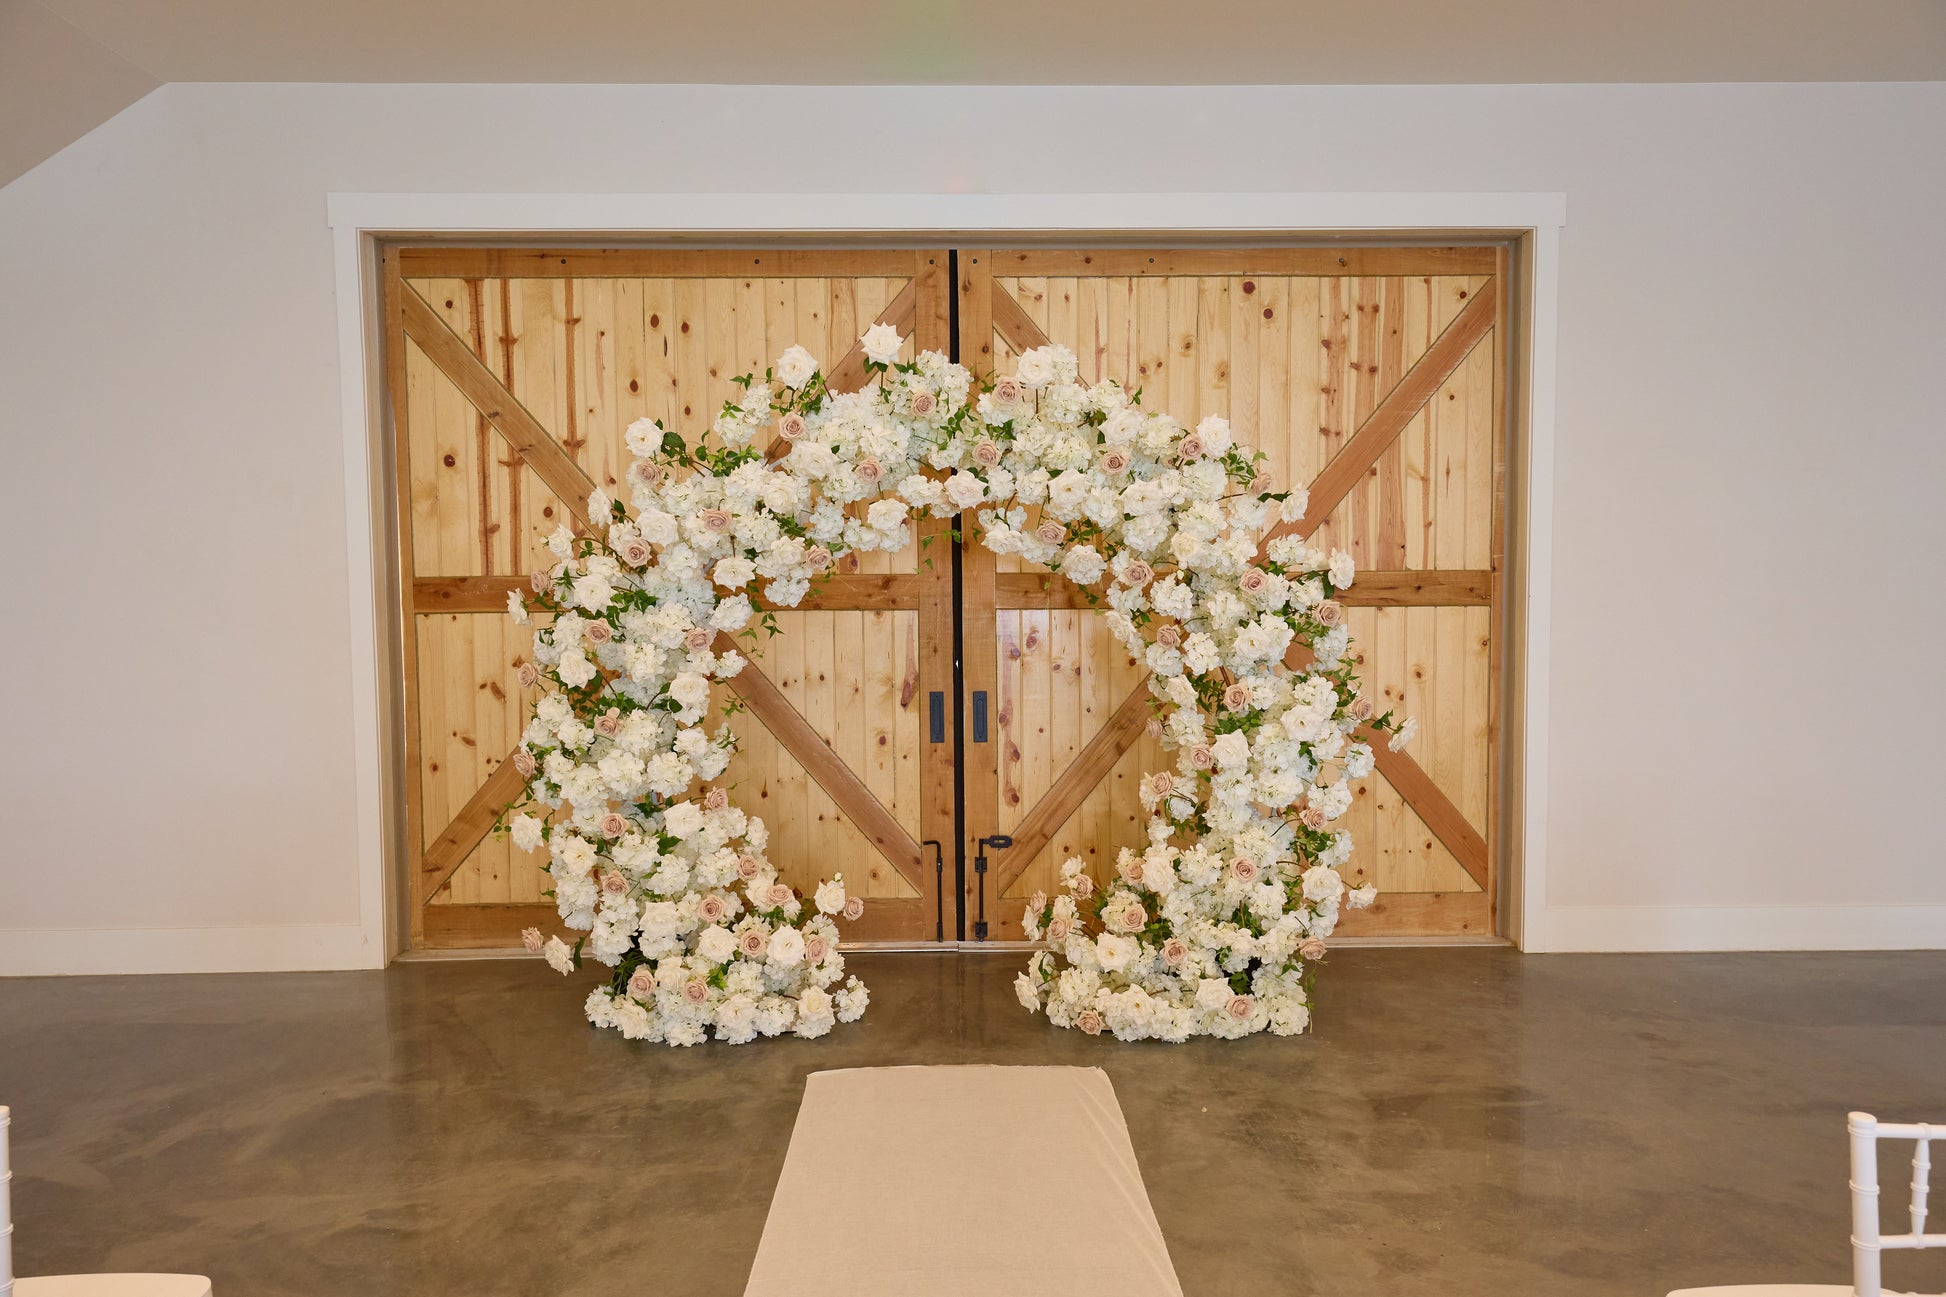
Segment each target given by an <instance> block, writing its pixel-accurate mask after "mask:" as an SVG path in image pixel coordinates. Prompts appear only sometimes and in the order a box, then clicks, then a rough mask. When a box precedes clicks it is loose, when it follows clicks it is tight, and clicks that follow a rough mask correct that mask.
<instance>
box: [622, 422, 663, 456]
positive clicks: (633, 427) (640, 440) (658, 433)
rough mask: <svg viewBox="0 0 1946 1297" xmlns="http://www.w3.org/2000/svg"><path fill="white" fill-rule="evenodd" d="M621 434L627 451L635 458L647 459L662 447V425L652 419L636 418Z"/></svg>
mask: <svg viewBox="0 0 1946 1297" xmlns="http://www.w3.org/2000/svg"><path fill="white" fill-rule="evenodd" d="M622 436H623V438H624V439H626V440H627V442H628V449H629V453H630V454H632V455H634V456H635V457H636V458H637V459H647V458H649V457H650V456H652V455H654V454H656V453H657V452H658V451H660V450H661V449H662V425H661V424H659V423H657V422H656V421H655V420H654V419H637V420H636V421H635V422H634V423H631V424H629V425H628V430H627V431H626V432H624V433H623V434H622Z"/></svg>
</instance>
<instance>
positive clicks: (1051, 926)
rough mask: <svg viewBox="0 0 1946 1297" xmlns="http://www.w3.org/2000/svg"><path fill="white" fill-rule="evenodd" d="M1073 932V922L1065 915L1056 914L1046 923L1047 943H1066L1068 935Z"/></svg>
mask: <svg viewBox="0 0 1946 1297" xmlns="http://www.w3.org/2000/svg"><path fill="white" fill-rule="evenodd" d="M1073 931H1074V920H1073V919H1070V918H1068V917H1067V916H1066V915H1065V914H1057V915H1055V916H1054V917H1053V918H1051V919H1049V920H1048V921H1047V939H1048V940H1049V941H1066V940H1067V939H1068V934H1069V933H1070V932H1073Z"/></svg>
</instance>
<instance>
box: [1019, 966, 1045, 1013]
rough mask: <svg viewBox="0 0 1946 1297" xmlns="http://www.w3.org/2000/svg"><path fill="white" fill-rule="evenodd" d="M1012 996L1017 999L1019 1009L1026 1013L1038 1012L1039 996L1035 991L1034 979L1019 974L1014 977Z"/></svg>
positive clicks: (1039, 1005)
mask: <svg viewBox="0 0 1946 1297" xmlns="http://www.w3.org/2000/svg"><path fill="white" fill-rule="evenodd" d="M1014 995H1015V996H1017V997H1018V998H1019V1000H1020V1007H1021V1008H1023V1009H1025V1010H1027V1012H1029V1013H1038V1012H1040V1007H1041V997H1040V994H1039V993H1038V992H1037V991H1036V990H1035V987H1034V979H1033V978H1031V977H1029V976H1027V974H1025V973H1021V974H1018V975H1017V976H1015V978H1014Z"/></svg>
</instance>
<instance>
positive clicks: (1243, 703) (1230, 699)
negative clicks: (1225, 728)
mask: <svg viewBox="0 0 1946 1297" xmlns="http://www.w3.org/2000/svg"><path fill="white" fill-rule="evenodd" d="M1223 705H1224V706H1225V707H1228V708H1229V709H1230V710H1231V711H1233V712H1240V711H1242V710H1243V709H1244V708H1245V707H1248V706H1249V705H1250V689H1249V687H1248V686H1246V685H1231V686H1230V687H1229V688H1227V689H1225V690H1224V691H1223Z"/></svg>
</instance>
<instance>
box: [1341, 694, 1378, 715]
mask: <svg viewBox="0 0 1946 1297" xmlns="http://www.w3.org/2000/svg"><path fill="white" fill-rule="evenodd" d="M1345 710H1346V712H1347V713H1349V714H1350V716H1351V718H1352V719H1353V720H1355V721H1362V720H1364V719H1365V718H1366V717H1368V716H1370V715H1371V714H1372V700H1371V699H1369V698H1367V697H1366V696H1365V695H1364V694H1360V695H1358V697H1356V698H1354V699H1352V700H1351V706H1350V707H1347V708H1346V709H1345Z"/></svg>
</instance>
